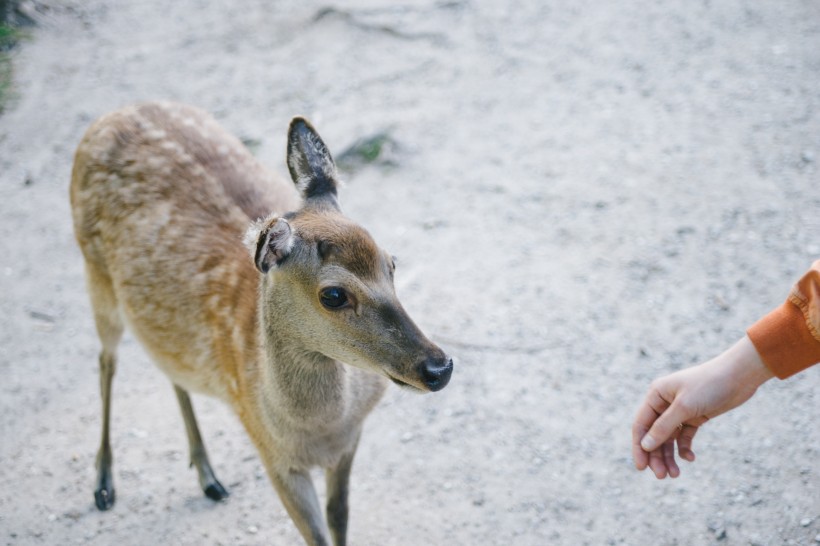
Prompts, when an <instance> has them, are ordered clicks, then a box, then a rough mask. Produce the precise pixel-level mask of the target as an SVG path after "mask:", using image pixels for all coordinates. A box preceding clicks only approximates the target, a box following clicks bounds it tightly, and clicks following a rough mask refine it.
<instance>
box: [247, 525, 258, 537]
mask: <svg viewBox="0 0 820 546" xmlns="http://www.w3.org/2000/svg"><path fill="white" fill-rule="evenodd" d="M258 532H259V528H258V527H257V526H256V525H250V526H249V527H248V533H250V534H252V535H255V534H256V533H258Z"/></svg>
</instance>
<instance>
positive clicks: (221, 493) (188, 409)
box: [174, 385, 228, 501]
mask: <svg viewBox="0 0 820 546" xmlns="http://www.w3.org/2000/svg"><path fill="white" fill-rule="evenodd" d="M174 391H175V392H176V393H177V400H179V408H180V409H181V410H182V419H183V420H184V421H185V431H186V432H187V433H188V446H189V447H190V450H191V464H192V465H193V466H195V467H196V471H197V474H198V475H199V485H200V487H202V491H204V492H205V496H207V497H208V498H209V499H213V500H217V501H218V500H222V499H224V498H225V497H227V496H228V491H227V490H226V489H225V488H224V487H223V486H222V484H221V483H219V480H217V479H216V475H215V474H214V471H213V469H212V468H211V463H210V461H209V460H208V453H207V452H206V451H205V444H204V443H203V442H202V436H201V435H200V434H199V427H198V426H197V424H196V417H195V416H194V407H193V405H191V397H190V396H188V392H187V391H186V390H184V389H182V388H180V387H178V386H177V385H174Z"/></svg>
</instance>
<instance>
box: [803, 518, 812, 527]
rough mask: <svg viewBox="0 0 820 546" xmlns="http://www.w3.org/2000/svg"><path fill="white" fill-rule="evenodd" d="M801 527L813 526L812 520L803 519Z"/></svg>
mask: <svg viewBox="0 0 820 546" xmlns="http://www.w3.org/2000/svg"><path fill="white" fill-rule="evenodd" d="M800 525H802V526H803V527H808V526H809V525H811V518H803V519H801V520H800Z"/></svg>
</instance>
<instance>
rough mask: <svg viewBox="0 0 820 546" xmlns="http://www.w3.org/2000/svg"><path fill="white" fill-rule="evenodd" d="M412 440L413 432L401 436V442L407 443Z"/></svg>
mask: <svg viewBox="0 0 820 546" xmlns="http://www.w3.org/2000/svg"><path fill="white" fill-rule="evenodd" d="M412 439H413V433H412V432H405V433H404V434H402V435H401V441H402V442H404V443H407V442H409V441H410V440H412Z"/></svg>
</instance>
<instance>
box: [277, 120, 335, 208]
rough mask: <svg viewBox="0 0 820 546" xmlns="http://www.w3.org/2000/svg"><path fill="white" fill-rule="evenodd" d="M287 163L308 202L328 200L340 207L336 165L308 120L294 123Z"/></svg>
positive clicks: (289, 131)
mask: <svg viewBox="0 0 820 546" xmlns="http://www.w3.org/2000/svg"><path fill="white" fill-rule="evenodd" d="M287 162H288V170H290V176H291V178H292V179H293V183H294V184H296V188H297V189H298V190H299V192H300V193H301V194H302V196H303V197H304V198H305V201H311V200H327V201H329V202H330V203H332V205H333V206H334V207H336V208H338V207H339V205H338V197H337V193H336V188H337V187H338V185H339V179H338V175H337V174H336V164H335V163H334V162H333V157H331V155H330V151H329V150H328V149H327V146H325V143H324V142H323V141H322V139H321V137H320V136H319V133H317V132H316V129H314V128H313V126H312V125H311V124H310V123H309V122H308V121H307V120H306V119H304V118H300V117H296V118H293V120H292V121H291V122H290V128H289V129H288V158H287Z"/></svg>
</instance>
